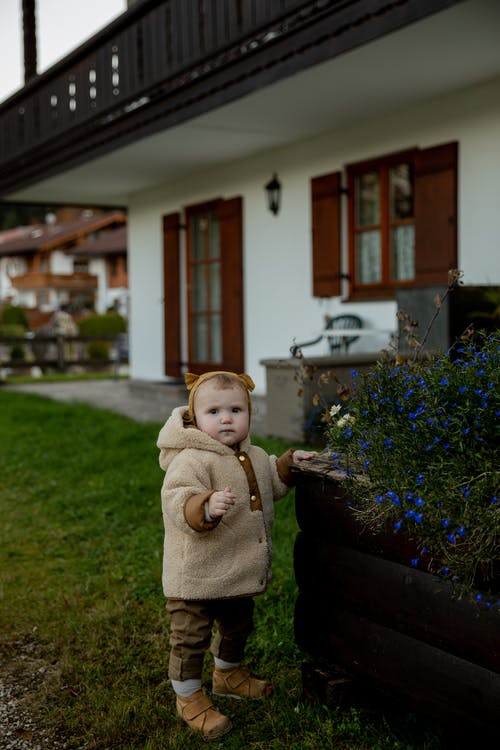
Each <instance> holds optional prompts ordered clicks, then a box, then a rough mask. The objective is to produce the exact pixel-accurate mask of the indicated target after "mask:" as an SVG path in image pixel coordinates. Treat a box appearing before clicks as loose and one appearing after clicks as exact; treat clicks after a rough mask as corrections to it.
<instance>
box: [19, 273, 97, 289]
mask: <svg viewBox="0 0 500 750" xmlns="http://www.w3.org/2000/svg"><path fill="white" fill-rule="evenodd" d="M11 284H12V286H13V287H14V288H15V289H20V290H21V289H23V290H24V289H46V288H49V287H50V288H52V289H72V290H84V289H85V290H93V289H97V284H98V279H97V276H93V275H92V274H88V273H73V274H67V273H42V272H39V273H26V274H23V275H22V276H13V277H11Z"/></svg>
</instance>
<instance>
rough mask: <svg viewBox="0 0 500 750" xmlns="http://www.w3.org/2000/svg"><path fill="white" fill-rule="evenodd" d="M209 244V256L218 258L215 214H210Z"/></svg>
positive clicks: (218, 246)
mask: <svg viewBox="0 0 500 750" xmlns="http://www.w3.org/2000/svg"><path fill="white" fill-rule="evenodd" d="M209 239H210V244H209V250H208V257H209V258H220V245H219V217H218V216H217V214H214V213H212V214H210V235H209Z"/></svg>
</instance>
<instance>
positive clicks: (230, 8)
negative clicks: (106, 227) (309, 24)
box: [0, 0, 338, 192]
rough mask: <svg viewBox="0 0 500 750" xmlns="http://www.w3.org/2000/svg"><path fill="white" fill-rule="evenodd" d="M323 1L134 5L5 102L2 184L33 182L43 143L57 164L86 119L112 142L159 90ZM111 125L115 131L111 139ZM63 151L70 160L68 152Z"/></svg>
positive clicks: (181, 0)
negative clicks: (23, 176) (18, 174)
mask: <svg viewBox="0 0 500 750" xmlns="http://www.w3.org/2000/svg"><path fill="white" fill-rule="evenodd" d="M337 2H338V0H337ZM326 4H327V5H331V4H332V0H330V1H329V2H327V3H326ZM321 5H325V2H323V3H321V2H317V1H316V2H303V1H300V0H276V1H275V2H267V1H266V2H264V1H263V0H143V2H141V3H138V4H134V5H133V6H132V7H131V8H130V9H129V10H128V11H126V12H125V13H123V14H122V15H121V16H120V17H118V18H117V19H116V20H115V21H114V22H112V23H111V24H110V25H109V26H107V27H106V28H104V29H103V30H101V31H100V32H99V33H97V34H96V35H95V36H94V37H92V38H91V39H89V40H88V41H87V42H86V43H85V44H83V45H82V46H80V47H79V48H78V49H76V50H75V51H74V52H72V53H71V54H70V55H68V56H67V57H65V58H64V59H63V60H61V61H60V62H59V63H57V64H56V65H54V66H53V67H52V68H50V69H49V70H48V71H46V72H45V73H43V74H41V75H40V76H38V77H36V78H35V79H33V80H31V81H30V82H29V83H28V84H27V85H26V86H25V87H24V88H23V89H21V90H20V91H19V92H17V93H16V94H14V95H13V96H12V97H10V98H9V99H8V100H7V101H6V102H4V103H3V104H2V105H1V106H0V189H1V188H2V187H3V192H5V188H6V187H8V186H9V184H12V185H16V184H17V183H18V181H19V180H18V179H16V167H17V169H18V170H19V169H20V170H21V172H24V173H25V174H26V175H27V176H28V182H29V179H30V177H29V175H30V174H35V173H36V172H37V171H38V168H39V167H38V166H37V164H36V158H34V155H35V153H36V152H37V150H40V149H43V150H44V152H45V156H46V159H47V163H46V164H45V170H46V169H47V165H50V164H51V163H53V162H54V161H57V151H59V153H61V149H62V150H63V151H64V142H62V141H61V136H67V135H68V134H69V133H72V134H74V133H75V132H76V131H83V132H85V126H90V125H91V126H92V129H93V131H94V134H95V133H96V130H99V131H100V132H101V139H104V140H105V141H106V142H107V146H108V148H109V147H110V142H109V139H110V137H111V138H113V136H110V135H109V133H115V134H116V128H113V125H116V123H117V122H122V121H124V120H130V119H134V118H133V117H132V115H134V114H137V113H139V112H140V111H141V110H147V109H148V108H149V107H150V106H151V104H152V103H153V102H154V101H155V100H156V99H157V98H158V97H162V96H165V94H167V95H168V94H169V93H170V92H172V91H174V90H176V89H178V88H179V87H183V86H186V85H187V84H189V83H190V82H191V81H197V80H198V79H199V78H202V77H204V76H206V75H207V74H209V73H210V72H213V71H214V70H218V69H221V68H223V67H224V66H227V65H228V64H231V62H232V61H233V60H234V59H236V58H243V57H246V56H251V55H253V54H255V52H256V50H258V49H259V48H261V47H262V46H265V45H266V44H269V43H271V42H272V41H273V39H275V38H276V37H277V36H280V35H282V34H283V33H286V30H287V27H288V26H287V24H288V23H289V22H290V20H291V19H289V20H288V21H287V16H290V13H291V12H293V11H297V9H300V10H301V11H302V12H306V11H307V9H309V13H314V12H317V11H318V8H319V6H321ZM62 12H64V11H62ZM77 22H78V21H77V19H76V18H75V23H77ZM135 119H137V118H135ZM105 131H109V132H108V136H107V138H105V137H104V134H105ZM113 139H114V138H113ZM71 143H72V145H73V151H74V153H77V152H78V146H79V145H80V144H79V143H77V142H75V137H74V135H72V136H71ZM51 144H52V147H51ZM82 145H83V144H82ZM50 147H51V148H50ZM65 157H66V159H68V158H70V157H71V153H70V151H69V152H68V154H66V155H65ZM28 160H29V162H30V163H28ZM9 165H10V166H9Z"/></svg>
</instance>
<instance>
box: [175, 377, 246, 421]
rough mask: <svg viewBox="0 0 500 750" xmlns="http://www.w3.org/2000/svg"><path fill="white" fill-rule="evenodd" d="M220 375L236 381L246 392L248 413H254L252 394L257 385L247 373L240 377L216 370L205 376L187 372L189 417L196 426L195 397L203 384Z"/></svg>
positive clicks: (185, 378)
mask: <svg viewBox="0 0 500 750" xmlns="http://www.w3.org/2000/svg"><path fill="white" fill-rule="evenodd" d="M219 375H223V376H226V377H227V378H229V379H231V380H234V382H235V385H239V386H240V387H242V388H243V389H244V390H245V391H246V394H247V400H248V413H249V414H251V413H252V402H251V400H250V393H251V392H252V391H253V389H254V388H255V384H254V382H253V380H252V378H251V377H250V375H246V374H245V373H241V374H240V375H238V374H237V373H236V372H229V371H227V370H214V371H212V372H204V373H203V375H195V374H193V373H192V372H186V373H185V375H184V381H185V383H186V387H187V389H188V391H189V405H188V416H189V418H190V420H191V421H192V422H193V423H194V424H196V420H195V417H194V395H195V393H196V391H197V390H198V388H199V387H200V385H201V384H202V383H206V382H207V380H210V379H211V378H215V377H217V376H219Z"/></svg>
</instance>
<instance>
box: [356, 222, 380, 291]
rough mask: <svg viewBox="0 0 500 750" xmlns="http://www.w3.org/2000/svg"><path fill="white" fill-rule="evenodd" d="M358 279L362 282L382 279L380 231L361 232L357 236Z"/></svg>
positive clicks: (374, 282) (375, 282)
mask: <svg viewBox="0 0 500 750" xmlns="http://www.w3.org/2000/svg"><path fill="white" fill-rule="evenodd" d="M356 279H357V281H358V283H360V284H377V283H378V282H380V281H381V280H382V268H381V255H380V232H361V233H359V234H358V236H357V238H356Z"/></svg>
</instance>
